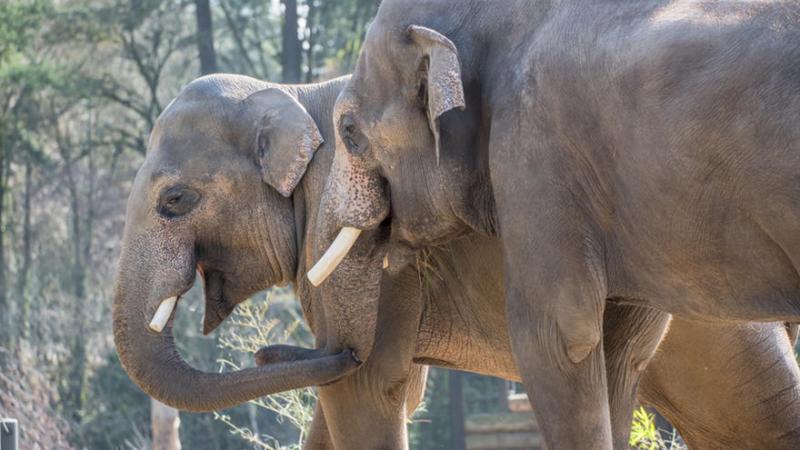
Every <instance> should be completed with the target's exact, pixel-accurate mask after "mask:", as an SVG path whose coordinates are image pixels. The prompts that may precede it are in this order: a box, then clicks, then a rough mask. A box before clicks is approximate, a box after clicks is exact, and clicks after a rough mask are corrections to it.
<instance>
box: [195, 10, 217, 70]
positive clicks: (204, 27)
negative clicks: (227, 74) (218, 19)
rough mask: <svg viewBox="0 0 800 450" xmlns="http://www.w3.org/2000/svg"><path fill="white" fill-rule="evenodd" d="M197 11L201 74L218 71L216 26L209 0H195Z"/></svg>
mask: <svg viewBox="0 0 800 450" xmlns="http://www.w3.org/2000/svg"><path fill="white" fill-rule="evenodd" d="M194 6H195V12H196V13H197V50H198V51H199V53H200V75H208V74H209V73H215V72H217V53H216V52H215V51H214V26H213V24H212V23H211V7H210V6H209V5H208V0H194Z"/></svg>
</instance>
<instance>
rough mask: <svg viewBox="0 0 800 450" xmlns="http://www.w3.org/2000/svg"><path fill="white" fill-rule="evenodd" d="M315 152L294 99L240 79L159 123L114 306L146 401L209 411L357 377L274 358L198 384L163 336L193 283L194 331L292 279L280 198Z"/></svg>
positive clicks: (286, 204)
mask: <svg viewBox="0 0 800 450" xmlns="http://www.w3.org/2000/svg"><path fill="white" fill-rule="evenodd" d="M321 143H322V136H321V134H320V132H319V130H318V128H317V125H316V123H315V121H314V120H313V119H312V117H311V116H310V115H309V113H308V111H307V110H306V109H305V108H304V107H303V105H301V104H300V103H299V102H298V100H297V92H296V90H294V89H293V88H291V87H282V86H277V85H270V84H267V83H264V82H260V81H257V80H254V79H251V78H247V77H237V76H230V75H224V76H222V75H221V76H210V77H204V78H200V79H198V80H196V81H194V82H193V83H191V84H190V85H188V86H187V87H186V88H185V89H184V90H183V91H182V92H181V93H180V95H179V96H178V97H177V98H176V99H175V100H174V101H173V102H172V103H170V105H169V106H168V107H167V108H166V109H165V110H164V112H163V113H162V114H161V116H160V117H159V119H158V121H157V123H156V125H155V127H154V129H153V131H152V134H151V136H150V140H149V144H148V150H147V154H146V158H145V162H144V164H143V165H142V167H141V168H140V169H139V172H138V173H137V175H136V178H135V180H134V182H133V186H132V191H131V195H130V198H129V200H128V209H127V217H126V223H125V232H124V237H123V244H122V253H121V256H120V262H119V268H118V272H117V277H116V285H115V291H114V307H113V316H114V340H115V344H116V347H117V351H118V353H119V356H120V360H121V361H122V364H123V366H124V368H125V370H126V371H127V372H128V374H129V375H130V377H131V378H132V379H133V380H134V381H135V382H136V383H137V384H138V385H139V386H140V387H141V388H142V389H143V390H144V391H145V392H147V393H148V394H149V395H151V396H153V397H154V398H156V399H158V400H160V401H162V402H164V403H166V404H168V405H171V406H174V407H177V408H180V409H184V410H192V411H209V410H216V409H223V408H227V407H231V406H234V405H236V404H238V403H241V402H244V401H247V400H250V399H253V398H257V397H260V396H263V395H268V394H270V393H275V392H279V391H283V390H288V389H294V388H299V387H305V386H311V385H320V384H325V383H330V382H332V381H335V380H337V379H339V378H341V377H342V376H344V375H346V374H347V373H349V372H350V371H352V370H354V369H355V368H356V367H358V365H359V363H360V361H358V360H357V359H356V358H355V355H354V354H353V353H352V352H351V351H349V350H342V351H339V352H338V353H336V354H330V353H326V352H325V351H324V350H316V351H315V350H307V349H300V348H293V347H285V346H281V347H280V348H277V349H276V350H275V351H274V352H272V356H273V357H271V359H270V361H271V362H270V363H269V364H266V365H263V366H261V367H257V368H249V369H243V370H240V371H236V372H230V373H206V372H202V371H199V370H196V369H194V368H192V367H190V366H189V365H188V364H187V363H186V362H184V360H183V359H182V358H181V357H180V355H179V354H178V352H177V351H176V348H175V343H174V339H173V336H172V326H171V324H172V318H173V316H174V314H175V310H176V308H177V307H180V299H181V296H182V295H183V294H184V293H185V292H186V291H188V290H189V289H190V288H191V286H192V285H193V284H194V281H195V277H196V274H199V275H200V276H201V277H202V284H203V289H204V293H205V317H204V321H203V331H204V333H209V332H211V331H212V330H214V329H215V328H216V327H217V326H218V325H219V324H220V322H222V321H223V320H224V319H225V318H226V317H227V316H228V315H229V314H231V312H232V311H233V310H234V308H235V306H236V305H237V304H238V303H240V302H242V301H244V300H245V299H247V298H248V297H249V296H250V295H252V294H254V293H255V292H257V291H259V290H263V289H265V288H267V287H270V286H272V285H285V284H286V283H289V282H290V281H292V280H293V279H294V278H295V274H296V272H297V266H298V259H299V257H298V253H299V252H298V237H297V236H298V234H297V232H296V223H295V213H294V206H293V201H292V198H290V197H291V195H292V192H293V190H294V188H295V187H296V186H297V184H298V182H299V181H300V179H301V177H302V176H303V174H304V172H305V171H306V168H307V166H308V164H309V162H310V161H311V158H312V156H313V154H314V152H315V150H316V149H317V147H319V146H320V144H321ZM267 353H269V352H267ZM276 355H277V357H275V356H276ZM262 356H263V355H262ZM268 359H269V358H268Z"/></svg>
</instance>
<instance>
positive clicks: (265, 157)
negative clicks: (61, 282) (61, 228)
mask: <svg viewBox="0 0 800 450" xmlns="http://www.w3.org/2000/svg"><path fill="white" fill-rule="evenodd" d="M346 81H347V79H346V78H341V79H336V80H333V81H330V82H326V83H320V84H313V85H307V86H302V87H298V86H283V85H277V84H270V83H266V82H262V81H258V80H254V79H252V78H248V77H242V76H234V75H214V76H209V77H204V78H200V79H198V80H196V81H194V82H192V83H191V84H190V85H188V86H187V87H186V88H185V89H184V90H183V91H182V92H181V94H180V95H179V96H178V98H176V99H175V100H174V101H173V102H172V103H171V104H170V105H169V106H168V107H167V109H166V110H165V111H164V113H163V114H162V115H161V117H160V118H159V119H158V122H157V125H156V128H155V130H154V131H153V134H152V137H151V140H150V146H149V148H148V152H147V155H146V160H145V163H144V164H143V166H142V168H141V169H140V170H139V173H138V174H137V177H136V180H135V183H134V185H133V191H132V193H131V196H130V200H129V205H128V216H127V219H126V232H125V237H124V240H123V246H124V250H123V256H122V258H121V260H120V265H119V273H118V275H117V288H116V293H115V305H114V316H115V320H114V332H115V341H116V344H117V348H118V350H119V353H120V357H121V360H122V362H123V365H124V367H125V369H126V371H128V373H129V374H130V376H131V378H132V379H133V380H134V381H135V382H136V383H137V384H138V385H139V386H140V387H141V388H142V389H143V390H145V391H146V392H147V393H148V394H150V395H152V396H154V397H156V398H158V399H159V400H161V401H163V402H165V403H168V404H171V405H173V406H176V407H179V408H182V409H190V410H210V409H218V408H224V407H228V406H233V405H235V404H236V403H238V402H241V401H244V400H247V399H249V398H254V397H257V396H260V395H265V394H267V393H269V392H273V391H276V390H279V389H288V388H291V387H296V386H300V385H313V384H325V386H322V387H320V388H319V393H320V403H319V405H318V407H317V411H316V414H315V419H314V423H313V426H312V432H311V434H310V437H309V440H308V442H307V443H306V447H307V448H315V449H323V448H339V449H371V448H383V449H386V448H392V449H402V448H405V447H406V446H407V440H406V435H405V433H406V431H405V427H406V423H407V420H406V419H407V417H408V411H409V410H413V408H414V407H415V406H416V404H417V403H418V402H419V399H420V396H421V392H422V389H423V387H424V369H423V368H422V366H420V365H419V364H423V365H425V364H431V365H440V366H445V367H453V368H460V369H462V370H470V371H474V372H478V373H485V374H491V375H496V376H500V377H504V378H507V379H512V380H518V379H519V371H518V369H517V366H516V364H515V363H514V360H513V357H512V354H511V350H510V346H509V339H508V330H507V325H506V318H505V314H504V309H505V306H504V305H505V296H504V288H503V283H502V278H503V273H502V270H501V267H502V264H501V261H502V252H501V249H500V246H499V243H498V241H497V239H496V238H492V237H486V236H482V235H479V234H470V235H467V236H463V237H461V238H459V239H457V240H455V241H453V242H450V243H448V244H446V245H443V246H440V247H433V248H430V249H428V250H427V251H426V252H425V253H424V255H423V256H424V258H421V259H420V261H419V265H417V264H412V265H408V266H407V267H405V268H404V269H402V270H400V271H399V273H398V274H397V275H396V276H392V277H391V279H387V280H385V282H384V284H383V285H382V289H381V291H380V292H379V296H378V297H377V298H376V299H375V304H374V305H373V306H372V307H369V308H366V309H357V308H355V307H354V308H353V309H352V310H349V311H347V310H344V311H343V310H339V309H337V308H338V306H337V305H346V304H347V302H346V301H343V302H339V303H337V305H334V307H332V308H331V307H328V305H325V304H323V299H322V296H321V295H320V294H321V292H320V290H318V289H314V288H312V287H311V286H310V284H309V283H308V281H307V280H306V279H305V277H304V274H305V272H306V268H307V267H308V266H309V265H310V264H311V262H312V261H313V260H314V255H315V253H318V251H319V250H320V249H321V248H319V247H321V246H324V244H326V243H327V239H326V238H323V237H318V236H317V235H316V233H317V231H316V230H318V229H319V227H318V226H317V224H316V223H315V222H316V217H317V210H318V208H319V204H320V202H321V198H322V197H323V195H324V189H325V180H326V178H327V176H328V173H329V170H330V167H331V164H332V160H333V156H334V151H333V150H334V149H333V147H332V145H331V144H332V143H333V142H334V131H333V125H332V122H331V117H332V108H333V105H334V101H335V99H336V97H337V96H338V95H339V93H340V91H341V90H342V88H343V87H344V85H345V83H346ZM287 174H291V176H287ZM178 194H180V195H178ZM287 195H288V197H287ZM332 231H333V230H332ZM315 247H318V248H315ZM197 268H199V269H201V270H200V272H199V273H201V275H202V277H203V280H204V291H205V298H206V311H205V319H204V331H205V332H210V331H212V330H213V329H214V328H216V327H217V326H218V325H219V324H220V323H221V322H222V321H223V320H224V319H225V318H226V317H227V316H228V315H229V314H230V313H231V312H232V311H233V309H234V308H235V305H236V304H237V303H238V302H240V301H242V300H243V299H245V298H247V297H248V296H249V295H250V294H252V293H254V292H256V291H258V290H261V289H264V288H265V287H267V286H270V285H273V284H283V283H287V282H290V281H293V282H294V283H295V288H296V290H297V292H298V294H299V297H300V299H301V302H302V305H303V310H304V314H305V317H306V319H307V320H308V322H309V324H310V325H311V328H312V330H313V331H314V334H315V335H316V336H317V339H318V346H319V348H320V349H322V350H307V351H306V350H301V349H293V348H285V347H272V348H268V349H265V350H263V351H261V352H259V353H258V354H257V359H258V362H259V364H263V365H264V367H265V368H267V369H269V371H268V372H266V373H261V372H259V371H258V370H259V369H255V370H256V371H255V372H253V370H254V369H247V370H248V371H249V372H244V373H241V372H234V373H231V374H202V373H200V372H198V371H196V370H193V369H189V368H188V366H187V365H185V364H184V363H183V362H181V360H180V359H179V356H178V354H177V352H176V351H175V348H174V343H173V342H172V337H171V328H170V321H169V320H168V321H167V322H166V326H165V328H163V329H162V331H161V333H160V334H159V333H158V332H156V331H154V330H153V329H151V326H155V327H156V328H159V323H155V324H153V323H152V322H153V314H155V313H154V311H156V310H157V309H158V307H159V304H160V303H159V302H161V300H163V299H164V298H167V299H169V298H170V297H172V296H175V294H180V293H182V292H184V291H185V290H186V289H188V286H190V285H191V280H192V277H193V275H192V274H194V273H195V269H197ZM178 303H180V301H178ZM361 306H364V305H361ZM178 307H180V304H178ZM175 313H176V312H174V311H170V314H169V315H167V316H166V317H167V319H170V320H171V318H172V317H173V315H174V314H175ZM368 314H372V315H373V317H366V315H368ZM342 328H347V329H353V328H357V329H361V330H365V331H361V332H360V334H361V336H360V338H361V340H359V342H358V345H357V347H363V348H369V351H368V352H364V353H361V352H360V351H359V353H358V356H360V357H363V358H366V361H365V363H364V364H363V365H361V367H360V368H359V369H358V370H357V371H355V372H354V373H350V372H349V371H351V370H353V369H354V367H355V365H357V362H355V361H354V360H352V359H351V358H350V356H349V355H348V354H347V353H345V354H342V355H339V354H338V351H337V350H338V348H341V347H342V343H340V342H330V340H331V339H332V338H336V336H346V335H348V334H346V333H342V332H340V331H338V330H340V329H342ZM662 348H663V349H664V350H663V351H662V352H660V353H659V354H658V355H657V356H656V358H655V360H654V361H653V362H652V363H651V365H650V367H649V368H648V370H647V372H646V375H645V378H644V381H643V385H642V390H641V392H642V397H641V399H642V401H645V402H648V403H652V404H654V405H655V406H656V407H657V408H658V409H659V411H661V412H662V413H663V414H665V415H666V416H667V417H669V418H670V419H671V420H673V422H674V423H675V425H676V426H677V427H678V428H679V430H680V431H681V433H682V434H683V435H684V436H685V437H686V438H687V441H688V442H690V443H691V444H697V445H698V446H701V447H702V446H706V448H715V447H719V446H722V445H727V444H728V443H730V442H737V443H739V444H740V447H741V448H744V447H755V446H758V445H766V446H769V447H771V448H780V447H781V446H784V447H787V446H788V447H792V446H794V447H797V446H798V445H800V437H799V436H797V435H795V434H793V428H794V426H795V425H796V424H797V423H798V420H800V405H799V404H797V403H796V401H795V399H796V398H797V394H798V388H797V385H798V380H800V374H798V371H797V369H796V366H795V364H794V362H793V360H792V346H791V343H790V342H789V338H788V335H787V333H786V331H785V329H784V327H783V326H782V325H780V324H770V325H753V326H750V325H748V326H737V325H724V326H719V327H713V328H706V327H705V326H704V325H702V324H692V323H689V322H686V321H674V322H673V324H672V330H671V333H670V335H669V336H668V337H667V338H666V340H665V342H664V343H663V345H662ZM367 353H368V357H367ZM325 355H335V356H325ZM738 355H749V356H748V358H741V357H739V356H738ZM293 361H296V362H293ZM698 361H702V363H703V364H704V365H705V367H706V368H707V369H706V370H705V371H704V372H703V374H702V375H703V376H699V375H698V374H697V373H693V372H690V371H688V369H685V368H686V367H694V366H695V363H696V362H698ZM415 363H416V364H415ZM292 364H305V365H309V364H311V365H314V367H310V368H309V367H303V366H300V368H302V369H303V370H302V371H299V370H297V367H298V366H296V365H295V366H293V365H292ZM287 370H293V371H295V372H294V373H295V374H299V375H300V376H299V377H298V378H297V379H293V380H290V381H284V382H282V383H283V384H281V383H276V382H274V381H272V380H274V379H275V376H276V375H275V374H276V373H278V372H280V371H287ZM745 372H746V373H748V374H751V375H748V379H749V382H748V383H745V384H742V385H738V386H737V380H738V376H739V375H740V374H742V373H745ZM262 377H263V378H266V381H263V380H261V379H260V378H262ZM333 380H338V381H336V382H335V383H332V384H328V382H329V381H333ZM777 410H780V414H778V415H775V416H773V413H774V412H775V411H777ZM326 419H327V420H326Z"/></svg>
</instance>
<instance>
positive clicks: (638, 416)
mask: <svg viewBox="0 0 800 450" xmlns="http://www.w3.org/2000/svg"><path fill="white" fill-rule="evenodd" d="M628 444H629V445H630V446H631V448H634V449H637V450H683V449H685V448H686V447H684V446H683V445H681V444H680V443H679V442H678V441H677V436H675V434H674V433H673V435H672V436H671V437H670V439H669V440H668V441H665V440H664V439H663V438H662V437H661V433H659V430H658V428H656V418H655V415H654V414H652V413H650V412H648V411H647V410H646V409H645V408H644V407H642V406H640V407H639V408H637V409H636V410H635V411H634V412H633V423H632V424H631V437H630V440H629V441H628Z"/></svg>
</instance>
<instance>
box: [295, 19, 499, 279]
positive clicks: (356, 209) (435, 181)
mask: <svg viewBox="0 0 800 450" xmlns="http://www.w3.org/2000/svg"><path fill="white" fill-rule="evenodd" d="M382 7H383V6H382ZM384 16H387V14H383V15H382V14H381V13H379V14H378V19H376V22H375V23H374V24H373V25H372V26H371V27H370V29H369V32H368V34H367V37H366V39H365V42H364V47H363V50H362V53H361V55H360V57H359V59H358V63H357V66H356V71H355V73H354V74H353V77H352V78H351V80H350V82H349V84H348V85H347V86H346V87H345V89H344V90H343V91H342V93H341V94H340V96H339V98H338V100H337V103H336V106H335V111H334V126H335V130H336V155H335V158H334V164H333V167H332V169H331V175H330V177H329V180H328V188H327V190H326V194H327V196H326V197H325V199H324V201H323V207H322V208H323V210H325V211H327V213H328V214H329V215H330V216H331V217H332V219H331V220H332V221H333V222H334V223H336V224H337V225H338V226H339V227H343V228H344V232H343V233H342V236H343V237H342V238H341V239H340V240H339V242H336V243H337V244H338V243H341V241H345V236H347V235H348V234H349V235H350V236H351V237H352V236H353V235H357V234H358V231H357V230H371V229H376V228H379V226H380V225H382V224H383V225H385V226H389V225H391V227H390V228H391V231H390V235H391V241H392V242H394V243H395V244H397V245H395V246H394V247H393V248H402V249H405V250H408V249H409V248H410V249H414V248H420V247H423V246H428V245H435V244H439V243H441V242H443V241H446V240H449V239H452V238H455V237H457V236H459V235H461V234H464V233H466V232H469V231H478V232H483V233H486V234H492V233H494V221H493V220H492V219H491V218H492V217H493V215H492V213H491V211H493V203H492V198H493V196H492V194H491V188H490V187H489V183H487V182H486V180H487V177H488V175H487V174H488V161H486V160H485V158H482V157H481V156H480V153H479V152H476V151H474V149H475V146H476V145H479V143H480V142H481V141H482V139H481V137H482V136H484V134H485V133H484V132H485V131H486V130H481V129H480V123H481V121H480V117H478V116H477V115H476V113H475V111H469V110H464V108H465V105H466V104H467V99H471V100H473V101H477V102H480V89H479V88H478V87H477V86H473V85H472V84H470V80H469V79H465V80H463V81H462V70H461V68H462V63H461V62H460V61H459V58H458V52H457V50H456V47H455V45H454V44H453V42H451V41H450V40H449V39H448V38H447V37H445V36H444V35H442V34H440V33H438V32H436V31H434V30H432V29H430V28H426V27H424V26H418V25H413V24H412V25H407V26H401V27H397V26H394V25H393V24H388V23H386V21H385V20H384V21H382V20H381V17H384ZM465 86H466V88H465ZM470 87H471V89H470ZM448 124H451V125H452V124H458V128H457V130H458V131H457V132H455V131H454V130H455V129H454V128H453V127H445V126H443V125H448ZM387 234H388V233H387ZM351 240H353V239H351ZM345 243H347V242H345ZM346 252H347V245H339V246H332V248H331V251H330V252H329V253H328V254H326V256H327V257H328V258H323V259H322V260H321V264H320V265H318V266H316V267H315V269H316V271H312V272H311V273H310V274H309V275H310V276H309V277H310V278H311V279H312V282H315V283H321V281H322V279H324V277H325V276H326V275H327V274H329V273H330V272H332V270H333V267H335V263H337V262H338V261H339V260H341V259H343V258H344V254H345V253H346ZM397 253H400V254H402V253H410V252H408V251H401V252H397ZM390 259H392V258H391V257H390ZM404 259H405V260H408V258H404ZM318 272H322V274H321V275H320V274H319V273H318Z"/></svg>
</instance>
